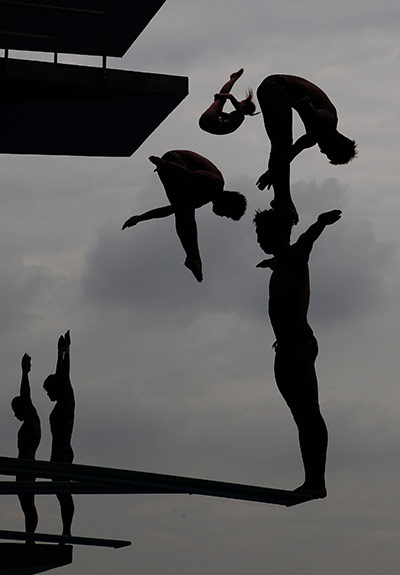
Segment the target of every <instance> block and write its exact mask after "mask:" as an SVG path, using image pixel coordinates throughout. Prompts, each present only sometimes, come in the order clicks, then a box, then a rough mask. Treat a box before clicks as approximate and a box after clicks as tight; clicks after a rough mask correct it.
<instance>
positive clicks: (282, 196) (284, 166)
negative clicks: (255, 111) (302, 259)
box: [256, 74, 357, 223]
mask: <svg viewBox="0 0 400 575" xmlns="http://www.w3.org/2000/svg"><path fill="white" fill-rule="evenodd" d="M257 99H258V102H259V105H260V108H261V112H262V114H263V118H264V125H265V129H266V131H267V134H268V137H269V139H270V141H271V152H270V156H269V162H268V170H267V171H266V172H265V173H264V174H262V175H261V176H260V177H259V179H258V180H257V183H256V185H257V186H258V188H259V189H260V190H264V189H265V188H266V187H268V188H270V187H271V186H273V188H274V199H273V200H272V202H271V206H272V207H273V208H276V209H278V208H280V209H285V210H286V211H287V212H288V213H289V214H291V216H292V219H293V222H294V223H297V222H298V219H299V218H298V215H297V211H296V208H295V206H294V204H293V202H292V198H291V195H290V163H291V161H292V160H293V159H294V158H295V157H296V156H297V155H298V154H300V152H302V151H303V150H305V149H306V148H311V147H312V146H314V145H315V144H317V145H318V147H319V149H320V151H321V152H322V153H323V154H325V155H326V156H327V158H328V159H329V161H330V163H331V164H335V165H338V164H347V163H348V162H350V160H352V159H353V158H354V157H355V156H356V155H357V150H356V143H355V141H354V140H350V139H349V138H347V137H346V136H343V134H341V133H340V132H338V130H337V125H338V115H337V111H336V108H335V106H334V105H333V104H332V102H331V100H330V99H329V98H328V96H327V95H326V94H325V92H323V91H322V90H321V88H319V87H318V86H316V85H315V84H313V83H312V82H309V81H308V80H305V79H304V78H300V77H299V76H291V75H287V74H276V75H273V76H268V77H267V78H265V80H263V82H262V83H261V84H260V86H259V87H258V89H257ZM292 109H294V110H296V112H297V113H298V114H299V116H300V118H301V120H302V122H303V124H304V127H305V131H306V133H305V134H303V135H302V136H301V137H300V138H299V139H298V140H296V142H294V143H293V132H292V123H293V112H292Z"/></svg>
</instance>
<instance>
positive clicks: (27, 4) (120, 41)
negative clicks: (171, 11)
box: [0, 0, 165, 58]
mask: <svg viewBox="0 0 400 575" xmlns="http://www.w3.org/2000/svg"><path fill="white" fill-rule="evenodd" d="M164 3H165V0H129V1H128V2H127V1H126V0H51V1H50V0H0V48H6V47H8V48H9V49H13V50H24V51H35V52H55V51H57V52H59V53H65V54H85V55H89V56H102V55H104V54H106V55H107V56H113V57H116V58H121V57H122V56H123V55H124V54H125V53H126V52H127V51H128V50H129V48H130V47H131V45H132V44H133V42H134V41H135V40H136V39H137V38H138V36H139V35H140V34H141V33H142V31H143V30H144V29H145V28H146V26H147V25H148V24H149V22H150V21H151V20H152V19H153V17H154V16H155V15H156V13H157V12H158V11H159V10H160V8H161V7H162V5H163V4H164ZM7 32H8V33H7Z"/></svg>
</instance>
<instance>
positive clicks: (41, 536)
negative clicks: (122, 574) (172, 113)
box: [0, 530, 131, 549]
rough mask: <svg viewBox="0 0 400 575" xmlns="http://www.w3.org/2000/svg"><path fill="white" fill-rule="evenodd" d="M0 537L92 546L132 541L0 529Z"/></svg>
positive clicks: (116, 547)
mask: <svg viewBox="0 0 400 575" xmlns="http://www.w3.org/2000/svg"><path fill="white" fill-rule="evenodd" d="M0 539H8V540H12V541H41V542H43V543H62V544H64V545H89V546H91V547H112V548H113V549H120V548H121V547H128V546H129V545H131V541H123V540H120V539H98V538H97V537H77V536H75V535H53V534H51V533H27V532H26V531H3V530H0Z"/></svg>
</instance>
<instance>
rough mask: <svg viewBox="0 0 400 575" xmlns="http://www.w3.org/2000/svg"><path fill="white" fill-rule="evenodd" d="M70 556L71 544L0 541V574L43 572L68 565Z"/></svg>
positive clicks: (16, 574) (26, 574) (27, 574)
mask: <svg viewBox="0 0 400 575" xmlns="http://www.w3.org/2000/svg"><path fill="white" fill-rule="evenodd" d="M6 533H8V532H6ZM10 533H11V532H10ZM72 556H73V547H72V546H71V545H54V544H52V545H48V544H42V543H35V545H25V544H24V543H0V575H34V574H35V573H43V572H44V571H49V570H50V569H56V568H57V567H64V566H65V565H70V564H71V563H72Z"/></svg>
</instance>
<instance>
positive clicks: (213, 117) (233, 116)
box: [199, 68, 256, 136]
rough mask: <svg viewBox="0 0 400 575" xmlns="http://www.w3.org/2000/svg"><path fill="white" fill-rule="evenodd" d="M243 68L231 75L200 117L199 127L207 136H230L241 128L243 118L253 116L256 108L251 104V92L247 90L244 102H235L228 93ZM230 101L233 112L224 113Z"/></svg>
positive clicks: (233, 97)
mask: <svg viewBox="0 0 400 575" xmlns="http://www.w3.org/2000/svg"><path fill="white" fill-rule="evenodd" d="M243 72H244V70H243V68H240V70H238V71H237V72H234V73H233V74H231V76H230V78H229V80H228V82H226V84H224V85H223V86H222V88H221V90H220V91H219V93H218V94H214V102H213V103H212V104H211V106H210V107H209V108H207V110H206V111H205V112H203V114H202V115H201V116H200V119H199V126H200V128H201V129H202V130H204V131H205V132H208V133H209V134H215V135H217V136H220V135H224V134H232V132H234V131H235V130H237V129H238V128H239V126H241V124H242V123H243V121H244V118H245V116H253V115H254V114H255V111H256V106H255V104H254V102H253V91H252V90H248V91H247V94H246V98H245V99H244V100H240V101H239V100H237V99H236V98H235V96H233V95H232V94H231V93H230V92H231V90H232V87H233V85H234V84H235V82H236V81H237V80H238V79H239V78H240V76H241V75H242V74H243ZM228 100H229V101H230V102H231V104H232V106H233V107H234V110H233V111H232V112H229V113H228V112H224V111H223V109H224V106H225V104H226V102H227V101H228Z"/></svg>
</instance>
